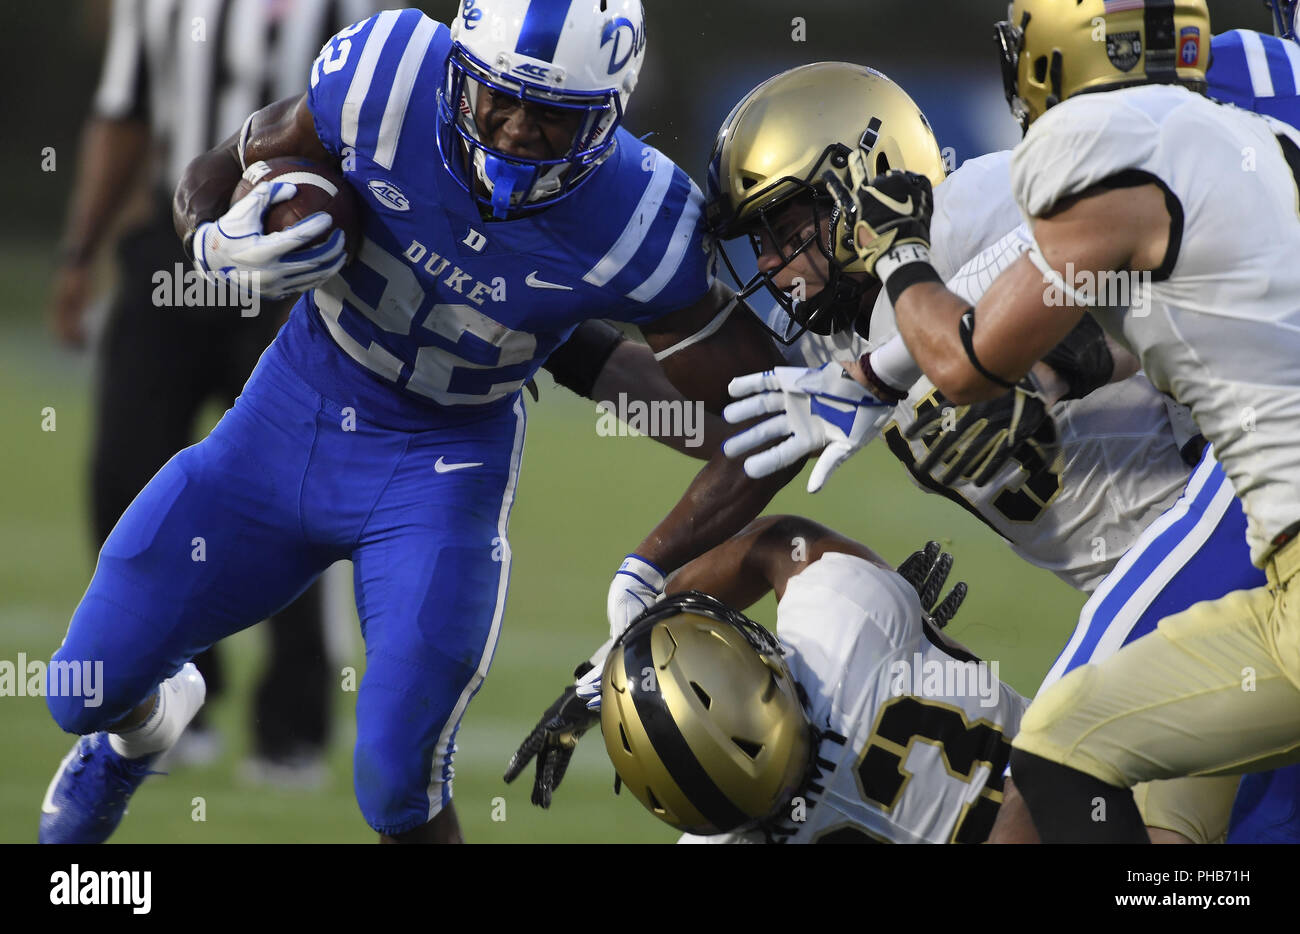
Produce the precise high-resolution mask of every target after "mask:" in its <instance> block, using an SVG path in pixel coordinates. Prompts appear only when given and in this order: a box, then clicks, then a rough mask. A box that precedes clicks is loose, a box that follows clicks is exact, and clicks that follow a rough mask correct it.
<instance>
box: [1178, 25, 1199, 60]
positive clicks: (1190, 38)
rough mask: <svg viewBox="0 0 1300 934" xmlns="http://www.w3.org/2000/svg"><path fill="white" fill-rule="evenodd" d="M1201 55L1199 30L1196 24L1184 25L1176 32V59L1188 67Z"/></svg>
mask: <svg viewBox="0 0 1300 934" xmlns="http://www.w3.org/2000/svg"><path fill="white" fill-rule="evenodd" d="M1200 57H1201V30H1200V27H1198V26H1187V27H1184V29H1183V30H1182V32H1180V33H1179V34H1178V60H1179V61H1180V62H1182V63H1183V64H1184V65H1186V66H1188V67H1189V68H1190V67H1192V66H1193V65H1195V64H1196V63H1197V61H1199V60H1200Z"/></svg>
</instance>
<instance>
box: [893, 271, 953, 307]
mask: <svg viewBox="0 0 1300 934" xmlns="http://www.w3.org/2000/svg"><path fill="white" fill-rule="evenodd" d="M918 282H937V283H939V284H940V285H943V279H942V278H941V277H940V276H939V274H938V273H937V272H935V270H934V267H933V266H931V265H930V264H929V263H927V262H922V261H918V262H914V263H908V264H907V265H905V266H900V267H899V268H898V269H897V270H896V271H895V272H894V273H893V274H892V275H891V276H890V277H889V278H888V279H887V280H886V281H885V292H886V294H887V295H889V301H890V303H891V304H893V305H895V306H897V305H898V299H899V296H901V295H902V294H903V293H904V292H905V291H907V290H908V289H909V288H911V287H912V286H914V285H916V284H917V283H918Z"/></svg>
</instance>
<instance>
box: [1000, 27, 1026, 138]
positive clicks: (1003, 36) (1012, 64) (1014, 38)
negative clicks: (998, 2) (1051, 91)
mask: <svg viewBox="0 0 1300 934" xmlns="http://www.w3.org/2000/svg"><path fill="white" fill-rule="evenodd" d="M1008 15H1010V10H1009V9H1008ZM1028 24H1029V13H1028V12H1026V13H1025V15H1024V17H1023V18H1022V19H1021V21H1020V23H1019V25H1017V24H1015V23H1012V22H1011V21H1010V20H1009V19H1005V20H1001V21H1000V22H997V23H994V24H993V29H994V34H995V38H996V39H997V41H998V50H999V52H1000V55H1001V60H1002V88H1003V90H1004V91H1005V92H1006V95H1007V104H1008V105H1009V106H1010V107H1011V115H1012V116H1014V117H1015V118H1016V121H1017V122H1018V123H1019V124H1020V129H1021V130H1022V131H1024V132H1028V130H1029V120H1030V117H1029V104H1028V103H1026V101H1025V99H1024V98H1023V97H1021V96H1020V53H1021V51H1022V50H1023V49H1024V47H1025V26H1027V25H1028Z"/></svg>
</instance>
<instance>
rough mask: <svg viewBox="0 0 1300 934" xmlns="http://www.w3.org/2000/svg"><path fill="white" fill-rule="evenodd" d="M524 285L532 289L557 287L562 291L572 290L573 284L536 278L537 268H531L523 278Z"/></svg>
mask: <svg viewBox="0 0 1300 934" xmlns="http://www.w3.org/2000/svg"><path fill="white" fill-rule="evenodd" d="M524 285H527V286H529V287H530V288H534V289H559V290H561V291H563V292H572V291H573V286H571V285H560V284H559V283H556V282H547V281H546V280H544V279H539V278H537V270H533V271H532V272H530V273H529V274H528V278H527V279H525V280H524Z"/></svg>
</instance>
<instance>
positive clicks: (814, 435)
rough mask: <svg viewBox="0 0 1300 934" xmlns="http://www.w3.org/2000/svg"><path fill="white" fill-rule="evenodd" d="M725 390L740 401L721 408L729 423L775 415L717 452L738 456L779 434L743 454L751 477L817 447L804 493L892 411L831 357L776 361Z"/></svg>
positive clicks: (870, 435)
mask: <svg viewBox="0 0 1300 934" xmlns="http://www.w3.org/2000/svg"><path fill="white" fill-rule="evenodd" d="M727 391H728V392H730V393H731V397H732V398H733V399H738V400H740V401H738V402H733V403H731V404H730V405H729V406H727V407H726V408H725V409H723V411H722V415H723V417H724V418H726V420H727V421H728V422H730V423H731V424H733V425H735V424H738V423H741V422H746V421H749V420H750V419H751V418H755V417H756V416H759V415H766V414H769V413H773V412H775V413H776V414H775V415H773V416H772V417H771V418H768V419H765V420H763V421H761V422H759V423H758V424H757V425H755V426H754V427H752V428H749V429H747V430H745V431H742V432H741V433H740V434H738V435H733V436H732V437H730V438H728V439H727V440H726V442H725V443H724V444H723V445H722V450H723V452H724V453H725V454H726V455H727V456H728V457H740V456H742V455H744V454H746V453H748V452H750V451H753V450H755V449H757V448H761V447H763V445H765V444H768V443H770V442H772V441H775V440H777V439H778V438H785V440H784V441H782V442H781V443H780V444H778V445H776V446H775V447H772V448H768V449H767V450H766V451H762V452H760V453H758V454H751V455H750V456H749V457H747V458H745V473H746V474H748V475H749V476H751V477H755V478H757V477H766V476H767V475H768V474H772V473H776V471H778V470H781V469H782V468H785V467H789V466H791V465H793V464H797V463H799V461H800V460H802V459H803V458H804V457H806V456H808V455H809V454H814V453H816V452H817V451H821V452H822V455H821V457H819V458H818V459H817V463H816V465H815V466H814V467H813V471H812V476H810V477H809V478H808V492H809V493H816V492H817V491H818V490H820V489H821V488H822V486H823V485H824V484H825V483H826V481H827V479H828V478H829V477H830V475H831V474H832V473H834V472H835V470H836V468H838V467H839V466H840V464H842V463H844V462H845V461H846V460H848V459H849V458H850V457H851V456H852V455H853V453H854V452H855V451H857V450H858V448H860V447H862V446H863V445H865V444H866V443H867V442H868V441H871V440H872V439H873V438H875V437H876V435H878V434H880V429H881V428H883V427H884V426H885V423H886V422H888V421H889V419H890V418H891V417H892V416H893V413H894V404H893V403H890V402H882V401H880V400H879V399H877V398H876V397H875V396H873V395H872V394H871V393H870V392H869V391H868V390H867V389H865V388H863V387H862V386H861V385H860V384H858V383H857V381H855V380H853V379H851V378H850V377H849V376H848V375H846V374H845V372H844V369H843V367H841V366H840V364H838V363H834V362H832V363H827V364H825V365H824V366H822V367H819V368H817V369H805V368H804V367H796V366H779V367H776V368H775V369H772V370H765V371H764V372H762V373H751V374H749V375H748V376H738V377H736V378H735V379H733V380H732V381H731V384H730V385H729V386H728V387H727Z"/></svg>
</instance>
